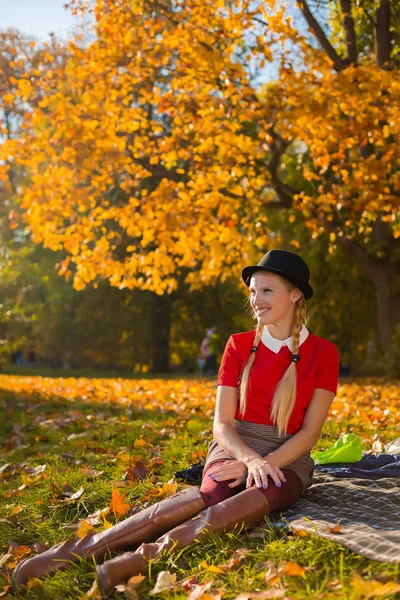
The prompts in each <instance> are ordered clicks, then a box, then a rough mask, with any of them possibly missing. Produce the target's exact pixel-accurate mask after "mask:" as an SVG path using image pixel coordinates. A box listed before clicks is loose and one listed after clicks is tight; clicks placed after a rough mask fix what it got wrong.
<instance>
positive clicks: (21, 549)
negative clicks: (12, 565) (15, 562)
mask: <svg viewBox="0 0 400 600" xmlns="http://www.w3.org/2000/svg"><path fill="white" fill-rule="evenodd" d="M30 551H31V549H30V547H29V546H19V545H18V544H14V543H13V542H11V543H10V545H9V547H8V552H9V553H10V554H12V555H13V557H14V558H17V559H19V558H22V556H25V555H26V554H29V553H30Z"/></svg>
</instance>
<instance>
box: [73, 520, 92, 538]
mask: <svg viewBox="0 0 400 600" xmlns="http://www.w3.org/2000/svg"><path fill="white" fill-rule="evenodd" d="M92 532H93V525H91V524H90V523H88V522H87V521H81V523H80V525H79V527H78V529H77V530H76V537H78V538H79V539H82V538H84V537H85V535H87V534H88V533H92Z"/></svg>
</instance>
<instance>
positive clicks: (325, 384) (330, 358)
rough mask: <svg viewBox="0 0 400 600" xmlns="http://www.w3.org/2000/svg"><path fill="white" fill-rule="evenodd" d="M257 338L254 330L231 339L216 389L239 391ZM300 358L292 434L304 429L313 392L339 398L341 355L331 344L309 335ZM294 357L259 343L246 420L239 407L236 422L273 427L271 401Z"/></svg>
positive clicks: (235, 335)
mask: <svg viewBox="0 0 400 600" xmlns="http://www.w3.org/2000/svg"><path fill="white" fill-rule="evenodd" d="M254 336H255V332H254V330H253V331H246V332H244V333H236V334H234V335H232V336H231V337H230V338H229V340H228V342H227V344H226V347H225V351H224V354H223V357H222V361H221V365H220V368H219V372H218V380H217V385H227V386H230V387H237V388H238V387H239V385H240V377H241V373H242V370H243V367H244V365H245V364H246V362H247V359H248V357H249V356H250V349H251V347H252V345H253V341H254ZM299 354H300V357H301V359H300V361H299V362H298V363H297V364H296V370H297V396H296V402H295V406H294V408H293V411H292V414H291V416H290V419H289V423H288V429H287V432H288V433H290V434H293V433H296V432H297V431H299V430H300V429H301V426H302V424H303V420H304V415H305V411H306V408H307V406H308V405H309V404H310V402H311V399H312V396H313V393H314V390H315V389H316V388H322V389H324V390H329V391H330V392H333V393H334V394H336V388H337V383H338V377H339V353H338V351H337V348H336V346H335V345H334V344H333V343H332V342H329V341H328V340H325V339H323V338H320V337H318V336H316V335H313V334H312V333H308V336H307V338H306V339H305V341H304V342H303V343H302V344H301V345H300V347H299ZM291 356H292V353H291V351H290V350H289V348H288V347H287V346H286V345H284V346H283V347H282V348H281V349H280V350H279V352H278V353H275V352H273V350H270V349H269V348H268V347H267V346H266V345H265V344H264V343H263V342H262V340H261V341H260V343H259V345H258V348H257V352H256V357H255V361H254V363H253V367H252V369H251V373H250V378H249V386H248V392H247V394H248V396H247V408H246V412H245V414H244V415H243V416H241V415H240V413H239V403H238V407H237V409H236V414H235V419H237V420H243V421H251V422H253V423H264V424H265V425H273V424H274V423H273V422H272V421H271V417H270V408H271V403H272V398H273V394H274V390H275V388H276V386H277V384H278V383H279V381H280V380H281V378H282V375H283V373H284V372H285V370H286V369H287V368H288V366H289V365H290V361H291Z"/></svg>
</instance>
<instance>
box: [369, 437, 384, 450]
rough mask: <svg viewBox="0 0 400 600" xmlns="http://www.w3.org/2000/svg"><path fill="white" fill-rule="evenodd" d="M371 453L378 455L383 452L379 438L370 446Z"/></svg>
mask: <svg viewBox="0 0 400 600" xmlns="http://www.w3.org/2000/svg"><path fill="white" fill-rule="evenodd" d="M371 452H373V453H374V454H379V453H380V452H383V444H382V442H381V440H380V439H379V438H378V439H377V440H375V442H374V443H373V444H372V448H371Z"/></svg>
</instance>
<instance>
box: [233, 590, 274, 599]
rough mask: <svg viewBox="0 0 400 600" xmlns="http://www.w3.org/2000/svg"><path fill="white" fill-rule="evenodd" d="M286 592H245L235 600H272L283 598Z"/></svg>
mask: <svg viewBox="0 0 400 600" xmlns="http://www.w3.org/2000/svg"><path fill="white" fill-rule="evenodd" d="M284 596H285V590H268V591H266V592H244V593H242V594H239V596H236V598H235V600H253V599H254V600H269V599H270V598H283V597H284Z"/></svg>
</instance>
